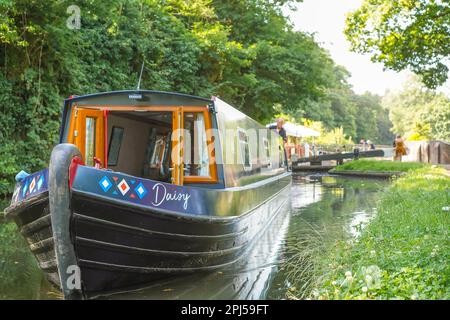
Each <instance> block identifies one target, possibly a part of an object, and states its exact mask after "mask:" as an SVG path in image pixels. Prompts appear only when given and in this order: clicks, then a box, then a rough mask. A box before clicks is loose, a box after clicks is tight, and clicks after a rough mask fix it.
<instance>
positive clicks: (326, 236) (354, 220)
mask: <svg viewBox="0 0 450 320" xmlns="http://www.w3.org/2000/svg"><path fill="white" fill-rule="evenodd" d="M386 184H387V182H386V181H383V180H367V179H365V180H364V179H357V178H345V177H340V176H330V175H326V174H325V175H324V174H317V175H314V174H313V175H311V174H308V175H304V176H295V177H294V178H293V186H292V189H291V200H292V203H290V204H287V205H286V207H285V208H284V209H283V210H282V212H280V214H279V215H278V216H277V218H276V219H275V220H274V221H273V223H272V224H271V225H270V226H269V227H268V229H267V230H266V231H265V232H264V234H263V235H262V236H261V238H260V239H259V241H257V242H256V243H255V245H254V247H253V248H251V250H250V251H249V253H248V254H247V255H246V258H245V259H242V260H241V261H240V262H239V263H238V264H236V265H234V266H233V267H231V268H227V269H223V270H220V271H217V272H213V273H208V274H193V275H190V276H186V277H183V278H173V279H168V280H165V281H160V282H158V283H155V284H153V285H149V286H147V287H146V288H142V289H139V290H135V291H132V292H126V293H124V292H122V293H118V294H115V295H111V296H108V297H101V298H103V299H285V298H286V293H287V292H289V289H290V288H291V287H292V286H295V285H296V286H298V285H299V283H294V282H295V281H293V280H292V277H291V275H290V273H289V266H288V265H287V261H290V259H291V258H292V255H294V254H298V252H299V251H300V252H303V251H304V252H308V250H309V246H310V245H311V243H312V242H314V241H315V242H317V241H320V243H321V245H323V246H325V245H327V244H331V243H333V242H334V241H335V240H339V239H347V238H349V237H355V236H358V234H359V232H360V231H361V228H363V227H364V225H365V224H367V222H368V221H369V220H370V219H371V217H373V215H374V213H375V212H376V211H375V207H376V201H377V198H378V195H379V191H380V190H381V189H383V188H384V187H385V186H386ZM302 250H303V251H302ZM310 254H314V253H313V251H311V253H310ZM303 258H304V259H303V260H305V261H304V262H305V266H308V261H307V260H308V255H307V254H305V255H304V256H303ZM303 260H302V261H303ZM301 274H302V275H303V277H304V278H307V276H308V272H303V273H301ZM294 280H295V279H294ZM302 281H303V282H301V283H300V285H302V284H303V285H305V284H306V282H307V279H306V280H305V279H302ZM305 281H306V282H305ZM59 298H61V295H60V293H59V292H58V291H55V290H54V289H53V288H52V287H51V286H50V285H49V284H48V282H47V281H46V280H45V279H44V277H43V276H42V272H41V271H40V270H39V269H38V268H37V266H36V263H35V261H34V258H33V256H32V255H31V253H30V252H29V249H28V248H27V247H26V244H25V241H24V240H23V239H22V238H21V236H20V235H19V234H18V232H17V228H16V227H15V226H14V225H13V224H6V223H2V222H0V299H59Z"/></svg>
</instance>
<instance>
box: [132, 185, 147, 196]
mask: <svg viewBox="0 0 450 320" xmlns="http://www.w3.org/2000/svg"><path fill="white" fill-rule="evenodd" d="M134 191H135V192H136V194H137V195H138V197H139V199H142V198H143V197H145V195H146V194H147V189H146V188H145V187H144V185H143V184H142V182H140V183H139V184H138V185H137V186H136V188H134Z"/></svg>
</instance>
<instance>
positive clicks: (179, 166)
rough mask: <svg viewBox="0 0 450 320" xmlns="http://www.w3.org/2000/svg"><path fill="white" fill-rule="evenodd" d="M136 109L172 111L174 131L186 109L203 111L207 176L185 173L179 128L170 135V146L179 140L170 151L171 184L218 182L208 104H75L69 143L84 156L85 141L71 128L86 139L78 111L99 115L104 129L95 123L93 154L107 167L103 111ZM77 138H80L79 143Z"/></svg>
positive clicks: (181, 136)
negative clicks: (173, 135) (112, 105)
mask: <svg viewBox="0 0 450 320" xmlns="http://www.w3.org/2000/svg"><path fill="white" fill-rule="evenodd" d="M135 110H142V111H169V112H172V116H173V125H172V130H173V131H175V130H177V129H184V124H183V119H184V113H185V112H198V113H203V118H204V119H205V130H206V143H207V147H208V155H209V173H210V175H209V176H184V174H183V172H184V162H183V153H184V144H183V143H182V142H183V140H184V136H183V135H184V130H181V134H180V137H175V138H174V137H172V140H173V144H172V150H173V149H174V147H175V146H176V145H177V144H178V143H180V145H179V146H178V148H179V149H180V150H179V152H172V165H173V177H172V182H173V183H174V184H178V185H183V183H184V182H187V183H217V181H218V177H217V164H216V158H215V152H216V151H215V146H214V143H215V141H214V136H213V134H212V120H211V114H210V113H209V110H208V107H207V106H179V107H177V106H139V107H135V106H126V105H123V106H114V107H110V106H97V105H82V106H78V105H74V106H73V109H72V114H71V120H70V125H69V133H68V139H67V140H68V143H73V144H75V145H77V146H78V148H79V149H80V152H81V153H82V154H83V157H84V155H85V150H84V144H85V141H84V140H81V138H80V134H78V137H75V136H74V131H75V130H78V132H80V131H81V132H83V139H85V130H86V127H85V126H86V124H85V122H86V120H85V118H84V121H82V122H83V123H84V127H83V128H80V129H79V128H78V125H77V124H78V123H79V121H80V120H79V118H78V117H80V112H82V116H83V113H85V114H86V115H89V116H92V117H100V118H101V119H102V121H101V128H102V130H103V134H102V133H101V132H100V133H99V132H97V130H99V129H100V125H98V126H97V127H96V156H97V157H98V158H100V159H101V161H102V164H104V166H105V167H106V165H107V163H106V155H107V154H106V153H105V148H106V146H107V141H106V140H107V138H103V139H100V138H101V137H106V132H107V129H108V128H106V121H104V118H103V117H104V115H105V113H106V112H108V113H109V112H111V111H135ZM97 139H100V140H101V141H97ZM80 140H81V141H83V142H84V143H82V144H81V145H80ZM100 146H102V150H100V149H101V148H100Z"/></svg>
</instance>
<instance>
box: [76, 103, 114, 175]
mask: <svg viewBox="0 0 450 320" xmlns="http://www.w3.org/2000/svg"><path fill="white" fill-rule="evenodd" d="M73 121H74V126H73V131H72V133H71V134H69V142H70V143H73V144H75V145H76V146H77V147H78V149H79V150H80V152H81V154H82V155H83V160H84V162H85V163H86V165H88V166H95V164H96V161H95V160H94V158H96V159H98V160H100V162H101V166H102V167H106V161H105V160H106V159H105V116H104V111H103V110H95V109H85V108H78V107H75V110H74V118H73Z"/></svg>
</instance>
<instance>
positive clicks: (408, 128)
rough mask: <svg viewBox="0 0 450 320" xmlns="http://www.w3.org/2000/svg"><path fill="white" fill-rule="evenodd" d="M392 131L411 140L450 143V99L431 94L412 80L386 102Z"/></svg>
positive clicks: (392, 93) (392, 94) (434, 93)
mask: <svg viewBox="0 0 450 320" xmlns="http://www.w3.org/2000/svg"><path fill="white" fill-rule="evenodd" d="M382 103H383V106H384V107H385V108H387V109H388V110H389V117H390V119H391V121H392V124H393V131H394V132H395V133H398V134H402V135H405V136H407V137H408V138H410V139H414V140H421V139H440V140H444V141H450V98H448V97H447V96H446V95H444V94H442V93H436V92H435V91H432V90H429V89H427V88H425V87H424V85H423V84H422V83H421V82H420V80H419V79H417V78H414V77H412V78H410V79H409V80H408V81H407V82H406V84H405V85H404V87H403V89H402V90H401V91H399V92H390V93H388V94H387V95H386V96H385V97H384V98H383V102H382Z"/></svg>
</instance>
